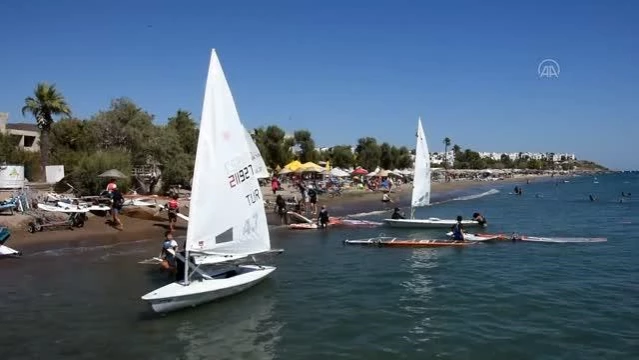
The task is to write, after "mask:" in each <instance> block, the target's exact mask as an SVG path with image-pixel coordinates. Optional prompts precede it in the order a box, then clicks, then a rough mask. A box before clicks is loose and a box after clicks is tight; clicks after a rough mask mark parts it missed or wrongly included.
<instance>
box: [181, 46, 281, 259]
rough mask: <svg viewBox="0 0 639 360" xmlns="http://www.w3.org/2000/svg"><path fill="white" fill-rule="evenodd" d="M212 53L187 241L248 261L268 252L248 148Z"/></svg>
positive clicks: (192, 246) (196, 248)
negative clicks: (250, 256) (251, 257)
mask: <svg viewBox="0 0 639 360" xmlns="http://www.w3.org/2000/svg"><path fill="white" fill-rule="evenodd" d="M246 136H247V132H246V129H245V128H244V126H243V125H242V123H241V122H240V118H239V115H238V113H237V110H236V108H235V102H234V101H233V96H232V94H231V90H230V89H229V85H228V83H227V81H226V77H225V76H224V72H223V70H222V66H221V65H220V62H219V59H218V57H217V54H216V52H215V50H212V52H211V62H210V65H209V73H208V78H207V81H206V90H205V94H204V105H203V108H202V120H201V123H200V135H199V137H198V145H197V156H196V159H195V170H194V175H193V191H192V193H191V204H190V220H189V227H188V230H187V237H186V248H187V250H189V251H200V252H202V251H206V252H214V253H216V254H228V255H240V256H243V255H249V254H253V253H258V252H263V251H267V250H269V249H270V238H269V233H268V226H267V223H266V213H265V211H264V205H263V202H262V192H261V190H260V186H259V184H258V179H257V175H258V174H257V172H256V166H255V165H254V164H253V162H252V160H251V144H250V142H249V141H247V138H246Z"/></svg>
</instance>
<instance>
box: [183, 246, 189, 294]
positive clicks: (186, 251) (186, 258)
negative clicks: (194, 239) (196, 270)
mask: <svg viewBox="0 0 639 360" xmlns="http://www.w3.org/2000/svg"><path fill="white" fill-rule="evenodd" d="M184 245H186V243H185V244H184ZM188 284H189V248H188V247H186V246H185V249H184V285H188Z"/></svg>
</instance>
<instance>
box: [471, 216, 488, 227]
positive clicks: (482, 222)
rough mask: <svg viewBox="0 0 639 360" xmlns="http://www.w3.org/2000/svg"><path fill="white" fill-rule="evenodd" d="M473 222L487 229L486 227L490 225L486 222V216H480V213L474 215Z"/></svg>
mask: <svg viewBox="0 0 639 360" xmlns="http://www.w3.org/2000/svg"><path fill="white" fill-rule="evenodd" d="M473 220H474V221H477V223H478V224H479V225H480V226H482V227H485V226H486V224H487V223H488V222H487V221H486V218H485V217H484V215H482V214H480V213H478V212H476V213H474V214H473Z"/></svg>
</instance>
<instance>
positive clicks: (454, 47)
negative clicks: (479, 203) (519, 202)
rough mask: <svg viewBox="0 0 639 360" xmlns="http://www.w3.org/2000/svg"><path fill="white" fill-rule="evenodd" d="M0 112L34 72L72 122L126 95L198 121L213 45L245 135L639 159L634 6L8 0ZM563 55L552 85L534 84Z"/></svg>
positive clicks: (15, 111)
mask: <svg viewBox="0 0 639 360" xmlns="http://www.w3.org/2000/svg"><path fill="white" fill-rule="evenodd" d="M0 9H1V13H2V36H1V37H0V39H2V40H1V41H0V45H1V46H2V51H1V52H0V59H1V60H0V64H1V66H0V80H1V81H0V111H8V112H10V113H11V118H10V119H11V120H10V121H12V122H23V121H33V119H31V118H28V119H24V118H22V115H21V114H20V113H19V110H20V107H21V105H22V103H23V101H24V98H25V96H28V95H30V94H31V92H32V90H33V88H34V87H35V85H36V83H37V82H39V81H49V82H54V83H56V84H57V86H58V87H59V89H60V90H61V91H62V92H63V93H64V94H65V96H66V97H67V99H68V100H69V102H70V104H71V106H72V109H73V111H74V113H75V115H76V116H78V117H83V118H84V117H89V116H91V115H92V114H94V113H95V112H97V111H98V110H99V109H104V108H106V107H108V105H109V102H110V100H111V99H112V98H115V97H120V96H127V97H130V98H132V99H133V100H134V101H135V102H136V103H138V104H139V105H140V106H142V107H144V108H145V109H147V110H148V111H149V112H151V113H153V114H155V115H156V119H157V121H158V122H165V121H166V119H167V117H169V116H170V115H171V114H173V113H174V112H175V111H176V110H177V109H178V108H184V109H187V110H189V111H191V112H193V114H194V115H196V117H198V118H199V115H200V112H201V103H202V97H203V88H204V81H205V78H206V71H207V66H208V60H209V52H210V49H211V48H216V49H217V50H218V54H219V56H220V58H221V61H222V65H223V66H224V70H225V72H226V75H227V78H228V80H229V83H230V85H231V89H232V91H233V93H234V96H235V99H236V102H237V105H238V109H239V112H240V116H241V118H242V120H243V122H244V123H245V125H246V126H247V127H249V128H253V127H258V126H262V125H267V124H277V125H279V126H281V127H283V128H284V129H285V130H287V132H292V131H293V130H294V129H300V128H307V129H309V130H310V131H311V132H312V134H313V136H314V138H315V140H316V142H317V144H318V145H320V146H331V145H337V144H354V143H355V142H356V141H357V139H358V138H359V137H363V136H374V137H376V138H378V139H379V141H380V142H381V141H388V142H390V143H393V144H397V145H409V146H411V147H414V133H415V127H416V123H417V116H419V115H421V116H422V118H423V120H424V126H425V130H426V134H427V137H428V140H429V143H430V148H431V151H437V150H440V151H441V147H443V145H442V139H443V138H444V137H445V136H449V137H451V138H452V140H453V143H457V144H459V145H460V146H462V147H464V148H466V147H470V148H472V149H475V150H478V151H554V152H575V153H576V154H577V156H578V157H581V158H590V159H593V160H596V161H600V162H602V163H603V164H605V165H607V166H610V167H613V168H618V169H628V168H634V169H639V151H638V150H639V146H638V145H637V142H638V136H639V119H638V115H639V66H638V65H639V42H638V40H637V39H639V21H637V18H639V2H638V1H632V0H619V1H603V0H602V1H577V0H565V1H506V0H503V1H493V2H489V1H436V2H435V1H418V0H414V1H402V0H394V1H374V0H369V1H364V0H348V1H347V0H342V1H336V0H325V1H312V0H297V1H293V0H290V1H258V0H254V1H241V0H236V1H222V0H216V1H204V0H202V1H194V0H191V1H158V0H155V1H149V0H136V1H134V0H130V1H121V0H108V1H74V0H56V1H50V0H46V1H45V0H31V1H24V0H3V1H2V5H0ZM546 58H552V59H555V60H556V61H557V62H558V63H559V64H560V66H561V72H560V73H559V78H557V79H543V78H542V79H540V78H539V77H538V74H537V66H538V64H539V62H540V61H541V60H543V59H546Z"/></svg>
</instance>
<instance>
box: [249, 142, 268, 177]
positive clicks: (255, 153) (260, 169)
mask: <svg viewBox="0 0 639 360" xmlns="http://www.w3.org/2000/svg"><path fill="white" fill-rule="evenodd" d="M246 142H248V144H249V148H250V149H251V160H252V161H253V167H255V173H256V174H257V177H258V178H259V179H265V178H268V177H270V176H271V175H270V174H269V173H268V169H267V168H266V164H265V163H264V158H263V157H262V153H260V149H259V148H258V147H257V145H256V144H255V141H253V137H252V136H251V134H250V133H249V132H248V130H246Z"/></svg>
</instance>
